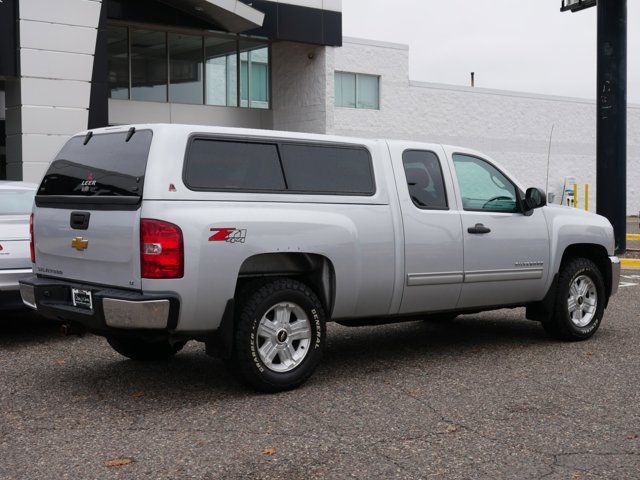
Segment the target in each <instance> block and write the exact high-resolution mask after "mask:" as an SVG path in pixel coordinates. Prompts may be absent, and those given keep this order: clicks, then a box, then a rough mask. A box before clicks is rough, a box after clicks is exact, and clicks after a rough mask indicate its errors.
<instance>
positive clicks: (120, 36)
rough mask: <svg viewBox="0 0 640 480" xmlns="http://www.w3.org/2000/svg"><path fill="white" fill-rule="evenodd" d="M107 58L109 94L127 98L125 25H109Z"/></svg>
mask: <svg viewBox="0 0 640 480" xmlns="http://www.w3.org/2000/svg"><path fill="white" fill-rule="evenodd" d="M107 45H108V47H107V49H108V58H109V96H110V97H111V98H117V99H120V100H128V99H129V43H128V36H127V28H126V27H109V28H108V31H107Z"/></svg>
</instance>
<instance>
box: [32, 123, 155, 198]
mask: <svg viewBox="0 0 640 480" xmlns="http://www.w3.org/2000/svg"><path fill="white" fill-rule="evenodd" d="M151 137H152V132H151V131H150V130H141V131H136V132H135V133H134V134H133V135H129V134H128V132H117V133H101V134H97V135H93V136H91V137H90V138H86V137H84V136H78V137H73V138H72V139H71V140H69V141H68V142H67V144H66V145H65V146H64V147H63V148H62V150H61V151H60V153H59V154H58V156H57V157H56V159H55V160H54V161H53V162H52V163H51V166H50V167H49V170H48V171H47V174H46V175H45V176H44V179H43V180H42V184H41V185H40V189H39V190H38V197H39V198H40V197H41V196H50V195H63V196H79V197H140V196H141V195H142V184H143V179H144V173H145V170H146V167H147V157H148V156H149V148H150V146H151Z"/></svg>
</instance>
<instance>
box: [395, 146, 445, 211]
mask: <svg viewBox="0 0 640 480" xmlns="http://www.w3.org/2000/svg"><path fill="white" fill-rule="evenodd" d="M410 152H418V153H433V154H434V155H435V157H436V159H437V160H438V166H439V167H440V177H441V179H442V186H443V189H444V201H445V203H446V206H445V207H421V206H420V205H416V202H414V200H413V199H412V198H411V192H409V182H407V181H406V180H407V171H406V169H405V165H404V154H405V153H410ZM402 171H403V172H404V177H405V184H406V185H407V192H408V193H409V199H410V200H411V203H413V205H414V206H415V207H416V208H418V209H420V210H440V211H448V210H451V206H450V205H449V193H448V192H447V183H446V181H445V178H444V170H443V169H442V159H441V158H440V157H439V156H438V154H437V153H436V152H434V151H433V150H423V149H420V148H407V149H406V150H403V151H402Z"/></svg>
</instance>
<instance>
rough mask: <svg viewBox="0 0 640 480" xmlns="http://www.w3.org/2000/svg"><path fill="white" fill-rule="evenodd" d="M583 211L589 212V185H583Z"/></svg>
mask: <svg viewBox="0 0 640 480" xmlns="http://www.w3.org/2000/svg"><path fill="white" fill-rule="evenodd" d="M584 209H585V210H586V211H587V212H588V211H589V184H588V183H585V184H584Z"/></svg>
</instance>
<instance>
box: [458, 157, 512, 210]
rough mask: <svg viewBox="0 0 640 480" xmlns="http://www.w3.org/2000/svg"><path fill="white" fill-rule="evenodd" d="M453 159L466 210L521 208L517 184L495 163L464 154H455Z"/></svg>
mask: <svg viewBox="0 0 640 480" xmlns="http://www.w3.org/2000/svg"><path fill="white" fill-rule="evenodd" d="M453 163H454V165H455V168H456V175H457V176H458V184H459V185H460V193H461V195H462V206H463V207H464V209H465V210H480V211H483V210H485V211H490V212H517V211H518V201H517V196H516V189H515V186H514V185H513V184H512V183H511V182H510V181H509V179H508V178H507V177H505V176H504V175H503V174H502V173H500V171H499V170H498V169H497V168H496V167H494V166H493V165H491V164H490V163H488V162H486V161H484V160H481V159H479V158H477V157H472V156H469V155H462V154H454V155H453Z"/></svg>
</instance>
